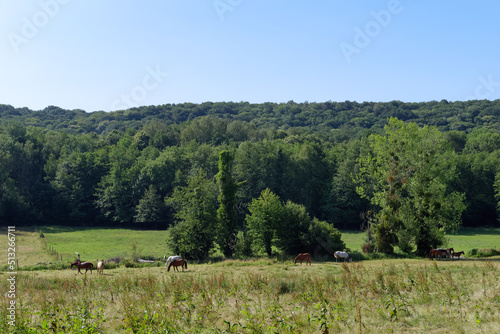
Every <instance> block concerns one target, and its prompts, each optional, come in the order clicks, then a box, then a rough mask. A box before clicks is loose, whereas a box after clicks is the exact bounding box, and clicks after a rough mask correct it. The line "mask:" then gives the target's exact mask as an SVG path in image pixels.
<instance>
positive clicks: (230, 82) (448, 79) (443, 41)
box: [0, 0, 500, 112]
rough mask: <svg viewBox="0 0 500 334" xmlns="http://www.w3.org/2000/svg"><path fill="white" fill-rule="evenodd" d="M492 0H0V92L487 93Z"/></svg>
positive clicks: (36, 105) (92, 97)
mask: <svg viewBox="0 0 500 334" xmlns="http://www.w3.org/2000/svg"><path fill="white" fill-rule="evenodd" d="M499 13H500V2H499V1H496V0H484V1H459V0H453V1H452V0H442V1H430V0H386V1H378V0H373V1H351V2H348V1H345V0H342V1H340V0H318V1H307V2H306V1H304V0H150V1H132V0H120V1H118V0H106V1H102V0H100V1H97V0H86V1H82V0H37V1H31V0H23V1H16V0H0V104H11V105H13V106H14V107H28V108H31V109H34V110H39V109H43V108H45V107H46V106H49V105H55V106H59V107H61V108H66V109H83V110H85V111H87V112H92V111H97V110H104V111H112V110H118V109H126V108H130V107H136V106H142V105H160V104H166V103H182V102H193V103H201V102H205V101H214V102H216V101H234V102H240V101H249V102H251V103H261V102H268V101H270V102H287V101H289V100H294V101H296V102H304V101H309V102H323V101H328V100H331V101H345V100H350V101H358V102H363V101H376V102H385V101H391V100H401V101H405V102H420V101H431V100H438V101H439V100H442V99H447V100H449V101H457V100H469V99H490V100H494V99H499V98H500V61H499V60H500V57H499V56H500V20H499V19H498V15H499Z"/></svg>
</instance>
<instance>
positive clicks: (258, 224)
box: [246, 188, 283, 256]
mask: <svg viewBox="0 0 500 334" xmlns="http://www.w3.org/2000/svg"><path fill="white" fill-rule="evenodd" d="M248 210H249V211H250V214H249V215H247V217H246V222H247V225H248V229H249V231H250V233H251V234H252V235H253V236H254V240H256V241H257V242H258V243H259V244H260V245H261V246H262V247H264V250H265V252H266V253H267V255H269V256H271V255H272V242H273V239H274V237H275V234H276V232H275V231H276V228H277V226H278V225H279V224H281V223H282V221H283V206H282V205H281V201H280V198H279V197H278V196H277V195H275V194H274V193H273V192H272V191H271V190H269V189H268V188H266V189H264V190H263V191H262V193H261V195H260V197H259V198H258V199H253V200H252V203H251V204H250V206H249V208H248Z"/></svg>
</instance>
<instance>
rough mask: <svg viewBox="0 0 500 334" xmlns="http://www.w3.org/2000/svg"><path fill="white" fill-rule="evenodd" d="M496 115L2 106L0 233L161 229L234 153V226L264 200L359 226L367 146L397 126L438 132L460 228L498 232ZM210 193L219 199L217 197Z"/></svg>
mask: <svg viewBox="0 0 500 334" xmlns="http://www.w3.org/2000/svg"><path fill="white" fill-rule="evenodd" d="M499 116H500V100H495V101H487V100H481V101H467V102H447V101H444V100H443V101H440V102H436V101H431V102H425V103H403V102H399V101H393V102H387V103H373V102H366V103H356V102H349V101H346V102H324V103H307V102H304V103H294V102H293V101H290V102H288V103H279V104H276V103H262V104H250V103H247V102H240V103H232V102H224V103H223V102H220V103H212V102H206V103H202V104H191V103H184V104H175V105H173V104H172V105H162V106H149V107H140V108H133V109H130V110H124V111H115V112H102V111H98V112H92V113H87V112H85V111H83V110H64V109H61V108H58V107H54V106H49V107H47V108H45V109H43V110H39V111H34V110H30V109H28V108H14V107H12V106H9V105H0V189H1V190H0V225H16V224H18V225H21V224H30V225H31V224H73V225H92V226H105V225H122V226H137V225H139V226H141V227H144V228H165V227H167V226H171V225H172V224H174V223H175V221H176V220H178V219H180V218H179V217H180V216H179V215H180V213H179V212H178V211H177V210H178V208H176V207H175V205H174V204H175V197H176V196H178V195H179V194H184V193H189V191H190V190H193V189H191V188H194V191H193V192H194V193H195V194H196V193H197V192H196V191H195V190H196V189H198V188H199V187H201V188H203V187H205V186H206V188H207V189H212V187H213V186H214V180H215V179H216V175H217V174H218V172H219V169H218V162H219V155H220V153H221V152H223V151H230V152H231V155H232V156H233V157H234V164H233V168H231V169H230V170H231V173H232V175H231V176H232V177H234V180H235V182H236V183H237V184H241V187H239V188H238V191H237V198H238V203H237V206H238V209H239V211H238V212H239V216H238V220H239V221H238V223H239V226H240V227H243V226H244V222H245V217H246V214H248V210H247V208H248V207H249V205H250V204H251V203H252V202H253V200H254V199H258V198H259V197H260V196H261V193H262V192H263V191H264V190H266V189H269V190H270V191H271V192H272V193H273V194H275V195H276V196H278V197H279V199H280V201H282V203H284V205H285V204H286V203H289V204H288V205H291V206H293V205H295V204H297V205H301V206H303V209H302V208H301V209H300V210H303V212H304V217H305V216H306V215H307V216H308V217H314V218H318V219H320V220H321V221H326V222H327V223H331V224H334V226H335V227H339V228H348V229H359V228H360V226H361V225H362V224H366V219H365V218H364V217H366V214H367V213H368V212H374V211H378V210H379V209H380V208H377V207H374V206H373V205H372V204H370V201H369V200H368V199H367V198H362V197H360V195H359V194H358V193H357V189H356V187H357V185H356V184H355V182H354V180H353V176H354V175H355V174H356V172H357V171H358V170H359V167H360V165H359V161H360V159H359V158H360V157H361V156H365V157H369V156H370V152H371V151H374V150H375V149H376V147H373V146H371V145H373V143H374V142H373V140H372V139H373V138H374V137H376V136H372V137H369V136H368V135H369V134H370V133H373V134H381V135H384V131H386V130H384V126H385V125H386V124H387V122H388V119H389V118H390V117H397V119H399V120H402V121H405V122H406V124H408V125H410V124H413V123H416V124H417V125H418V126H419V127H421V128H422V127H423V126H424V125H430V126H435V127H437V129H439V130H440V131H441V132H439V131H438V133H439V136H441V137H442V138H441V137H439V136H438V135H437V134H436V138H438V137H439V141H436V142H439V143H441V144H439V145H441V146H442V147H440V150H437V149H436V150H434V149H430V152H429V154H430V155H436V154H438V153H436V152H448V150H453V152H454V155H453V157H454V158H453V159H450V163H451V164H452V165H451V166H450V170H453V174H454V175H455V176H456V177H451V176H450V177H448V178H446V179H445V180H444V181H443V183H442V188H443V187H445V188H446V190H447V191H448V192H449V193H459V194H461V195H460V196H462V195H463V196H464V201H463V202H464V206H466V210H465V211H464V212H463V214H462V215H461V217H460V218H462V220H463V222H464V224H465V225H466V226H485V225H489V226H492V225H495V226H498V223H497V221H498V217H499V214H498V211H497V210H498V208H499V207H500V206H499V200H500V167H499V166H500V119H499ZM401 131H404V129H403V130H401ZM443 138H444V139H443ZM406 144H412V145H414V146H412V147H413V150H414V152H413V151H406V152H404V153H405V154H407V157H412V156H416V154H417V153H418V152H417V151H418V149H419V144H420V139H418V140H417V139H415V138H413V139H410V142H406ZM402 151H404V150H402ZM416 152H417V153H416ZM448 153H449V152H448ZM426 159H427V158H426ZM410 167H411V168H413V166H410ZM415 175H416V174H415ZM410 176H411V175H410ZM386 179H387V175H385V176H383V177H382V176H381V178H380V180H378V181H379V182H387V181H384V180H386ZM196 182H198V183H199V184H201V185H203V187H202V186H201V185H199V184H198V185H197V184H196ZM404 182H406V180H404ZM190 187H191V188H190ZM201 188H200V189H201ZM443 189H444V188H443ZM206 193H207V194H210V195H207V196H208V197H210V196H212V195H214V196H215V198H213V199H212V198H208V199H207V200H208V201H209V202H210V200H213V201H215V202H216V201H217V190H215V191H207V192H206ZM198 194H200V192H198ZM402 194H403V195H404V194H405V193H404V192H403V193H402ZM431 195H432V196H434V194H431ZM181 202H182V201H181ZM182 207H184V206H182ZM193 208H198V207H197V206H193ZM193 210H194V209H193ZM297 210H299V209H297ZM300 210H299V211H300ZM306 211H307V214H306V213H305V212H306ZM214 212H215V211H214ZM301 212H302V211H301ZM191 213H192V212H191ZM193 219H194V218H193ZM195 220H196V219H195Z"/></svg>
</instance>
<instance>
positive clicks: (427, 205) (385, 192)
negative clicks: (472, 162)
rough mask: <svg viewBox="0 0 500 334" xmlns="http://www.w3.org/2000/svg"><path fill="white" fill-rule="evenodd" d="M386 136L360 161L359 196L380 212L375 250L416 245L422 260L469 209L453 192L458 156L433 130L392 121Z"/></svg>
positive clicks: (376, 139) (377, 139)
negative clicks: (466, 209)
mask: <svg viewBox="0 0 500 334" xmlns="http://www.w3.org/2000/svg"><path fill="white" fill-rule="evenodd" d="M384 129H385V135H383V136H381V135H371V136H370V138H369V139H370V146H371V149H372V153H371V154H365V155H362V156H361V157H360V158H359V163H360V171H359V173H358V174H357V175H356V176H355V181H356V183H357V185H358V186H357V191H358V193H359V194H360V195H361V196H363V197H367V198H370V199H371V201H372V203H373V204H375V205H377V206H379V207H380V208H381V210H380V212H379V216H378V217H379V219H378V225H377V227H376V245H377V246H378V247H379V250H380V251H383V252H385V253H391V252H392V251H393V246H395V245H398V246H399V247H400V249H402V250H403V251H407V252H408V251H411V250H412V249H413V247H414V246H416V252H417V254H418V255H420V256H425V255H427V254H428V252H429V250H430V249H431V248H433V247H437V246H439V245H441V244H442V243H443V242H444V235H443V232H444V231H445V230H456V229H457V228H458V227H459V226H460V224H461V214H462V212H463V211H464V210H465V207H466V206H465V204H464V195H463V194H462V193H458V192H453V191H451V190H450V189H449V188H450V187H449V184H450V182H451V180H452V179H453V178H454V177H456V176H455V158H456V155H455V152H454V150H453V149H452V148H451V147H450V146H449V145H447V140H446V139H445V138H444V136H443V134H442V133H441V132H439V131H438V130H437V129H436V128H435V127H428V126H425V127H423V128H419V127H418V126H417V125H416V124H415V123H409V124H405V123H404V122H403V121H400V120H398V119H397V118H391V119H389V123H388V124H387V125H386V126H385V127H384Z"/></svg>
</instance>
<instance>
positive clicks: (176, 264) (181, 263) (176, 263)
mask: <svg viewBox="0 0 500 334" xmlns="http://www.w3.org/2000/svg"><path fill="white" fill-rule="evenodd" d="M172 266H174V270H176V269H177V271H179V268H177V267H179V266H180V267H182V271H184V268H186V270H187V268H188V265H187V262H186V260H184V259H180V260H173V261H172V262H170V264H169V265H168V269H167V271H170V267H172Z"/></svg>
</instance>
